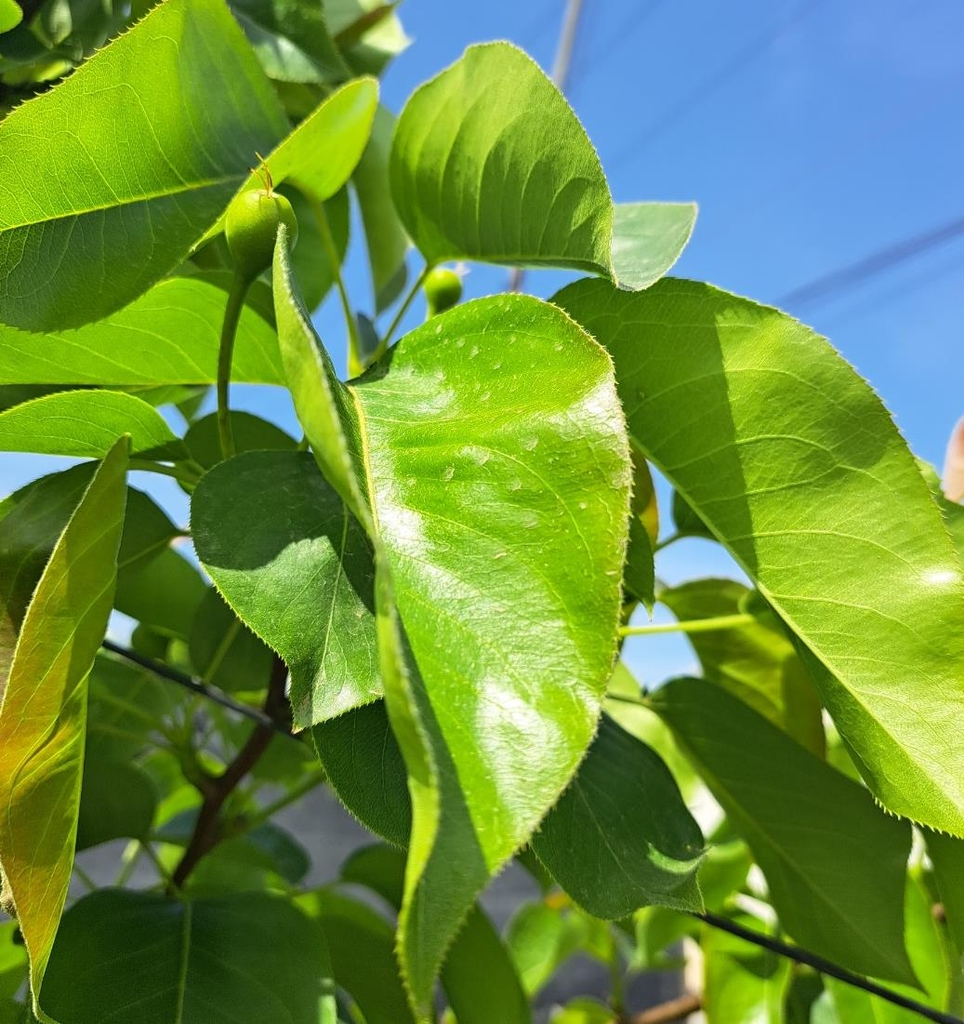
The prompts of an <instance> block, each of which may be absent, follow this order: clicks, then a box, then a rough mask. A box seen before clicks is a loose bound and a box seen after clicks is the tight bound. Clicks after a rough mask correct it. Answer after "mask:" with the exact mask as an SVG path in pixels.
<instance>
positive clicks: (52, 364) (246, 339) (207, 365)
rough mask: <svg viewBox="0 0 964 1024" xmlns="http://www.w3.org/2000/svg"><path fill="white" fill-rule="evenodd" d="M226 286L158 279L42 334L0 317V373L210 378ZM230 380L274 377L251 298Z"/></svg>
mask: <svg viewBox="0 0 964 1024" xmlns="http://www.w3.org/2000/svg"><path fill="white" fill-rule="evenodd" d="M226 298H227V296H226V293H225V291H224V290H223V289H222V288H219V287H218V286H217V285H216V284H214V283H212V282H210V281H208V280H205V279H202V278H192V277H172V278H169V279H168V280H166V281H161V283H160V284H157V285H155V286H154V287H153V288H151V290H150V291H148V292H147V293H146V294H144V295H142V296H141V297H140V298H139V299H137V300H136V301H135V302H133V303H132V304H131V305H129V306H127V307H125V308H124V309H122V310H120V311H119V312H117V313H114V314H113V315H112V316H109V317H107V318H106V319H105V320H100V321H98V322H97V323H94V324H88V325H87V326H85V327H81V328H80V329H79V330H76V331H61V330H60V328H61V327H62V326H63V325H62V324H59V323H58V324H56V325H55V326H54V327H52V328H51V331H50V333H47V334H28V333H27V332H26V331H19V330H16V329H14V328H12V327H5V326H3V325H0V380H3V381H5V382H9V383H10V384H38V383H48V384H61V385H63V384H97V385H106V386H111V385H146V386H152V385H159V384H213V383H214V382H215V381H216V380H217V365H218V345H219V344H220V336H221V321H222V320H223V319H224V306H225V302H226ZM231 374H232V380H234V381H236V382H237V383H239V384H245V383H247V384H278V383H280V381H281V377H282V371H281V363H280V359H279V356H278V342H277V340H276V338H275V334H274V330H273V329H272V325H271V324H269V323H268V322H266V321H265V320H264V319H263V318H262V317H261V316H259V315H258V314H257V313H256V312H255V311H254V310H253V309H251V307H250V306H246V307H245V308H244V311H243V312H242V314H241V322H240V324H239V325H238V334H237V338H236V341H235V349H234V360H233V362H232V364H231Z"/></svg>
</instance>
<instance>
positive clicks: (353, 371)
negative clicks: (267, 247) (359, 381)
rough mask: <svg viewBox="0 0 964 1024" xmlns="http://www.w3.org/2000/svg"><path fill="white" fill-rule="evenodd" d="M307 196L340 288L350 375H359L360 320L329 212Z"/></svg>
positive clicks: (360, 369) (337, 285)
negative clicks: (349, 288)
mask: <svg viewBox="0 0 964 1024" xmlns="http://www.w3.org/2000/svg"><path fill="white" fill-rule="evenodd" d="M304 194H305V196H306V197H307V199H308V202H309V204H310V205H311V209H312V212H313V213H314V215H315V220H317V221H318V230H319V231H320V232H321V242H322V245H324V247H325V254H326V255H327V256H328V263H329V264H330V266H331V276H332V279H333V280H334V282H335V287H336V288H337V289H338V297H339V298H340V299H341V309H342V312H343V313H344V315H345V327H346V329H347V330H348V376H349V377H357V376H358V375H359V374H360V373H363V372H364V370H365V364H364V362H363V360H362V354H361V339H360V338H359V336H358V322H357V321H356V320H355V314H354V312H353V311H352V308H351V301H350V300H349V298H348V289H347V288H346V287H345V279H344V278H343V277H342V276H341V259H340V258H339V256H338V248H337V246H336V245H335V239H334V236H333V235H332V233H331V225H330V224H329V223H328V214H327V213H326V212H325V204H324V203H323V202H321V200H320V199H317V198H316V197H315V196H313V195H312V194H311V193H310V192H307V191H306V192H305V193H304Z"/></svg>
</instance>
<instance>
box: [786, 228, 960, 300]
mask: <svg viewBox="0 0 964 1024" xmlns="http://www.w3.org/2000/svg"><path fill="white" fill-rule="evenodd" d="M962 235H964V216H960V217H955V218H954V219H952V220H949V221H946V222H945V223H943V224H941V225H939V226H938V227H936V228H933V229H931V230H930V231H925V232H924V233H922V234H919V235H914V236H913V237H912V238H907V239H904V240H902V241H900V242H896V243H894V244H892V245H888V246H885V247H884V248H882V249H878V250H877V251H876V252H873V253H871V254H870V255H869V256H865V257H863V258H862V259H859V260H857V261H856V262H855V263H850V264H847V265H846V266H843V267H839V268H838V269H837V270H832V271H831V272H830V273H828V274H822V275H820V276H819V277H817V278H815V279H814V280H812V281H808V282H807V283H806V284H803V285H800V286H799V287H797V288H794V289H792V290H791V291H789V292H787V293H786V294H785V295H784V296H783V297H782V298H780V299H779V300H778V304H779V305H780V306H788V307H789V306H796V307H799V306H812V305H814V304H815V303H817V302H825V301H827V300H828V299H829V298H832V297H833V296H834V295H836V294H839V293H840V292H844V291H850V290H851V289H853V288H856V287H858V286H859V285H861V284H863V283H864V282H866V281H869V280H871V279H873V278H875V277H878V276H879V275H881V274H883V273H885V272H886V271H888V270H891V269H893V268H894V267H897V266H900V265H901V264H903V263H907V262H909V261H910V260H913V259H916V258H917V257H918V256H920V255H922V254H923V253H925V252H928V251H930V250H932V249H936V248H938V247H939V246H942V245H946V244H947V243H948V242H951V241H953V240H954V239H956V238H959V237H961V236H962Z"/></svg>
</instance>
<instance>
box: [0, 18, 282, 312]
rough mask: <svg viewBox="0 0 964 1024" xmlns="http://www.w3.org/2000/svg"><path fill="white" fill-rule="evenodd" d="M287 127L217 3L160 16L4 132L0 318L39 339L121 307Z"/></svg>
mask: <svg viewBox="0 0 964 1024" xmlns="http://www.w3.org/2000/svg"><path fill="white" fill-rule="evenodd" d="M212 39H217V41H218V45H217V46H212V45H211V40H212ZM212 82H216V83H217V90H218V97H220V98H221V99H219V100H218V101H214V100H213V99H212V97H211V96H210V94H209V90H210V88H211V83H212ZM118 125H123V126H124V130H123V132H118V130H117V126H118ZM286 130H287V124H286V121H285V117H284V115H283V113H282V111H281V109H280V107H279V105H278V103H277V100H276V99H275V97H274V95H273V93H272V90H271V88H270V85H269V82H268V80H267V79H266V78H265V77H264V74H263V72H262V71H261V69H260V67H258V64H257V61H256V60H255V57H254V54H253V53H252V52H251V50H250V48H249V46H248V44H247V43H246V42H245V40H244V37H243V36H242V34H241V31H240V29H239V28H238V26H237V24H236V23H235V21H234V19H233V18H231V16H230V15H229V13H228V11H227V8H226V7H225V5H224V4H223V3H221V2H219V0H167V2H166V3H164V4H160V5H159V6H157V7H155V8H154V10H152V11H151V13H150V14H148V15H147V17H145V18H144V19H143V20H142V21H140V22H139V23H138V24H137V25H135V26H134V28H132V29H131V30H130V31H129V32H127V33H125V34H124V35H122V36H120V37H118V38H117V39H116V40H115V41H114V42H113V43H111V44H110V45H109V46H108V47H106V48H105V49H103V50H101V51H100V52H99V53H97V54H95V55H94V56H93V57H91V58H90V59H89V60H88V61H86V62H84V64H82V65H81V67H79V68H78V69H77V71H76V72H74V73H73V74H71V75H70V76H69V77H68V78H65V79H64V80H63V81H62V82H61V83H60V84H59V85H57V86H56V88H54V89H52V90H50V92H47V93H44V94H43V95H41V96H39V97H37V98H36V99H34V100H30V101H29V102H27V103H24V104H23V105H22V106H20V107H18V108H17V109H16V110H14V111H13V112H12V113H11V114H9V115H8V116H7V118H6V119H5V120H4V121H3V122H0V179H2V180H4V181H9V182H15V183H19V187H15V188H10V189H8V190H7V191H6V192H5V193H4V198H3V200H2V201H0V238H2V239H3V245H2V248H0V281H2V282H3V283H2V285H0V320H2V321H3V322H4V323H7V324H12V325H13V326H15V327H21V328H24V329H27V330H33V331H42V330H51V329H53V328H57V329H63V328H64V327H78V326H80V325H81V324H85V323H89V322H90V321H92V320H98V319H100V318H102V317H105V316H108V315H109V314H111V313H113V312H115V311H116V310H118V309H120V308H121V306H124V305H126V304H127V303H129V302H130V301H131V300H132V299H135V298H136V297H137V296H138V295H140V294H141V293H142V292H144V291H146V290H147V289H148V288H149V287H150V286H151V285H152V284H154V283H155V282H156V281H158V280H159V279H160V278H162V277H164V276H165V275H166V274H168V273H169V272H170V271H171V270H173V269H174V268H175V267H176V266H177V264H178V263H180V262H181V260H183V259H184V257H185V256H186V255H187V252H188V250H189V248H190V246H191V243H192V242H194V241H195V239H196V238H197V237H198V236H199V235H200V234H201V233H202V232H203V231H204V229H205V227H206V226H207V225H208V224H210V223H212V222H213V221H214V220H216V219H217V217H218V215H219V214H220V213H221V211H222V210H223V209H224V207H225V206H226V205H227V203H228V201H229V200H230V198H231V196H232V195H233V194H234V192H235V191H236V190H237V189H238V186H239V185H240V184H241V183H242V182H243V181H244V180H245V179H246V178H247V177H248V169H249V168H250V166H251V164H252V163H253V162H254V159H255V153H256V152H262V153H265V152H269V151H270V150H271V149H272V148H273V147H274V145H275V143H276V142H277V141H278V140H279V139H280V138H282V136H284V134H285V132H286Z"/></svg>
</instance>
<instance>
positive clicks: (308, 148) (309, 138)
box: [202, 78, 378, 241]
mask: <svg viewBox="0 0 964 1024" xmlns="http://www.w3.org/2000/svg"><path fill="white" fill-rule="evenodd" d="M377 108H378V83H377V82H376V81H375V80H374V79H371V78H359V79H357V80H356V81H353V82H349V83H348V84H347V85H343V86H342V87H341V88H340V89H338V90H337V92H334V93H333V94H332V95H331V96H329V97H328V98H327V99H326V100H324V101H322V102H321V103H320V104H319V105H318V106H317V107H316V108H315V110H314V111H312V113H311V114H310V115H309V116H308V117H306V118H305V119H304V120H303V121H302V122H301V124H299V125H298V127H297V128H295V130H294V131H293V132H292V133H291V134H290V135H288V136H287V137H286V138H285V139H284V140H283V141H282V142H280V143H279V144H278V147H277V148H276V149H275V150H274V151H273V152H271V153H269V154H268V156H267V157H265V159H264V167H260V166H259V167H257V168H255V169H254V170H252V171H251V173H250V174H249V175H248V176H247V178H246V180H245V181H244V182H243V183H242V184H241V186H240V188H238V190H237V191H238V192H239V193H240V192H246V191H248V190H249V189H256V188H260V187H263V186H262V178H261V175H262V174H264V172H265V168H266V169H267V173H268V174H269V175H270V176H271V181H272V182H273V184H275V185H280V184H282V183H283V182H285V181H287V182H290V183H291V184H292V185H295V186H297V188H299V189H300V190H301V191H302V192H303V193H304V194H305V195H306V196H308V197H311V198H313V199H314V200H316V201H317V202H322V201H323V200H325V199H330V198H331V197H332V196H333V195H334V194H335V193H336V192H338V191H339V189H341V188H342V187H343V186H344V184H345V183H346V182H347V181H348V179H349V178H350V177H351V172H352V171H353V170H354V169H355V166H356V165H357V164H358V161H359V159H360V158H361V155H362V152H363V151H364V149H365V145H366V144H367V142H368V136H369V135H370V134H371V128H372V120H373V119H374V117H375V111H376V109H377ZM319 153H324V155H325V158H324V159H323V160H319V159H318V154H319ZM223 229H224V215H223V214H222V216H221V218H220V219H219V220H218V222H217V223H216V224H215V225H214V226H213V227H212V228H211V229H210V230H209V231H208V233H207V234H206V235H205V236H204V239H202V241H205V240H207V239H209V238H211V237H212V236H213V235H215V234H216V233H217V232H219V231H222V230H223Z"/></svg>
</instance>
